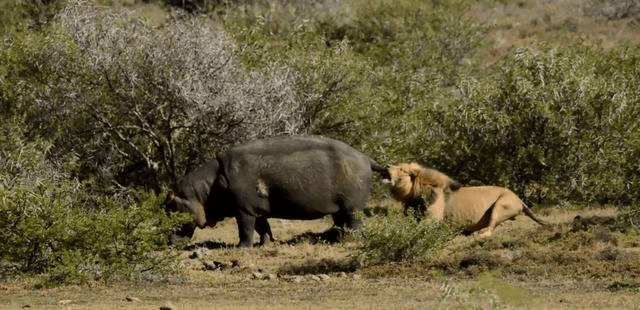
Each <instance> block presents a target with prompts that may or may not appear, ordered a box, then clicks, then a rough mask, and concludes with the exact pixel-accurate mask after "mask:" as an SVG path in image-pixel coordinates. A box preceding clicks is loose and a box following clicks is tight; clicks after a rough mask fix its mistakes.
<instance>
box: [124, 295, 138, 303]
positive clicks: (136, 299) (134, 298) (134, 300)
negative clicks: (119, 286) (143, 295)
mask: <svg viewBox="0 0 640 310" xmlns="http://www.w3.org/2000/svg"><path fill="white" fill-rule="evenodd" d="M124 300H126V301H128V302H140V301H142V300H140V298H138V297H133V296H127V297H125V298H124Z"/></svg>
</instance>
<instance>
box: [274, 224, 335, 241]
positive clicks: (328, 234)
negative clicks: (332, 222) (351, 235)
mask: <svg viewBox="0 0 640 310" xmlns="http://www.w3.org/2000/svg"><path fill="white" fill-rule="evenodd" d="M343 235H344V230H343V229H340V228H337V227H332V228H329V229H328V230H326V231H323V232H319V233H316V232H311V231H309V232H305V233H302V234H299V235H296V236H294V237H293V238H291V239H289V240H285V241H282V242H281V243H282V244H287V245H295V244H298V243H303V242H309V243H311V244H317V243H327V244H334V243H338V242H340V240H342V237H343Z"/></svg>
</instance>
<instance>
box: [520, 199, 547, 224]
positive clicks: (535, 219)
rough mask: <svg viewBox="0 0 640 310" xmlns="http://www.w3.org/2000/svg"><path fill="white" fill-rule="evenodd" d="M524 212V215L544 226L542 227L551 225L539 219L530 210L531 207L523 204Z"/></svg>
mask: <svg viewBox="0 0 640 310" xmlns="http://www.w3.org/2000/svg"><path fill="white" fill-rule="evenodd" d="M522 211H523V212H524V214H526V215H527V216H528V217H529V218H531V219H532V220H534V221H536V223H538V224H540V225H542V226H547V225H549V223H547V222H545V221H543V220H541V219H539V218H538V217H537V216H536V215H535V214H534V213H533V211H531V209H529V206H527V204H526V203H524V202H522Z"/></svg>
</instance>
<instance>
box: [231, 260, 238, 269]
mask: <svg viewBox="0 0 640 310" xmlns="http://www.w3.org/2000/svg"><path fill="white" fill-rule="evenodd" d="M235 267H240V261H238V260H237V259H234V260H231V268H235Z"/></svg>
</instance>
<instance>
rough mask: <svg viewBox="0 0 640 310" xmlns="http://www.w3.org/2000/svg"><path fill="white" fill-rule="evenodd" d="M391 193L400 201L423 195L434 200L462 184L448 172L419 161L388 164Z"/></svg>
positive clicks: (387, 180) (430, 200)
mask: <svg viewBox="0 0 640 310" xmlns="http://www.w3.org/2000/svg"><path fill="white" fill-rule="evenodd" d="M387 172H388V179H385V180H384V181H386V183H389V186H390V190H391V194H392V195H393V197H394V198H395V199H397V200H399V201H402V202H407V201H409V200H412V199H415V198H417V197H420V196H421V197H423V198H425V199H426V200H427V202H432V201H434V200H435V198H436V197H437V196H439V195H443V196H445V195H448V194H449V193H450V192H451V191H452V190H457V189H458V188H459V187H460V186H461V185H460V184H459V183H458V182H456V181H455V180H453V179H451V178H450V177H449V176H447V175H446V174H444V173H442V172H440V171H437V170H434V169H428V168H425V167H423V166H422V165H420V164H417V163H404V164H400V165H388V166H387Z"/></svg>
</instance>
